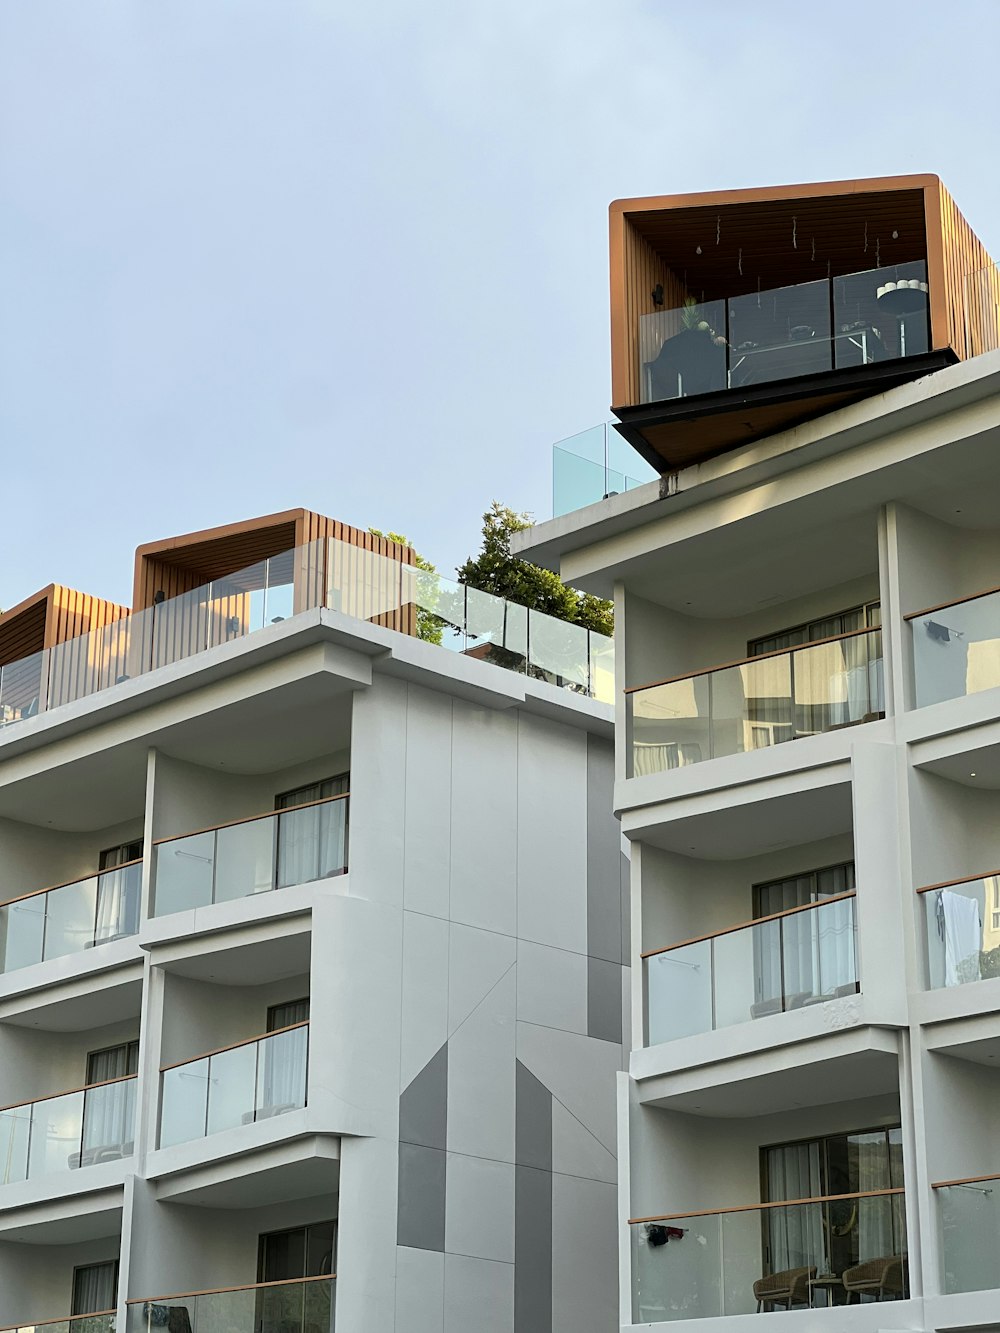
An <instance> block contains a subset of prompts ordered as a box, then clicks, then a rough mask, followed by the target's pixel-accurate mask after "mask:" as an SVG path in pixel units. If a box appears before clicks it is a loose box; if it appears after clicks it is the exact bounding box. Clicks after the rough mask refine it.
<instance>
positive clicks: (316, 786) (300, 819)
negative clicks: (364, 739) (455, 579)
mask: <svg viewBox="0 0 1000 1333" xmlns="http://www.w3.org/2000/svg"><path fill="white" fill-rule="evenodd" d="M349 789H350V774H349V773H342V774H340V775H339V776H338V777H334V778H326V779H324V780H323V781H322V782H314V783H310V784H309V786H306V787H297V788H296V789H295V790H294V791H288V792H284V793H282V795H281V796H278V797H277V798H276V800H275V802H274V808H275V809H276V810H279V811H282V810H283V811H285V812H286V813H285V814H280V815H279V816H278V878H277V886H278V888H279V889H281V888H286V887H287V886H288V885H290V884H308V883H309V882H310V881H311V880H314V879H324V878H325V877H326V876H327V875H334V874H337V873H338V872H339V871H341V870H343V869H344V868H345V867H346V865H347V819H346V803H345V802H344V801H331V802H330V803H329V804H325V805H310V804H309V803H310V802H312V801H324V800H326V798H328V797H331V796H342V795H344V794H346V793H347V791H348V790H349ZM303 805H304V806H306V807H307V808H306V809H304V810H299V809H294V807H296V806H303Z"/></svg>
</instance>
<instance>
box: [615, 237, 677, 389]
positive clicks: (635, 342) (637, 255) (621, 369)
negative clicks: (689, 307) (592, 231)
mask: <svg viewBox="0 0 1000 1333" xmlns="http://www.w3.org/2000/svg"><path fill="white" fill-rule="evenodd" d="M613 236H615V237H616V238H617V247H616V245H615V243H614V240H613V242H612V271H611V342H612V348H613V354H612V355H613V358H614V356H615V353H617V354H618V360H619V361H620V364H618V365H617V366H613V368H612V378H613V382H614V383H615V384H616V385H617V384H618V383H619V382H622V383H624V384H625V386H626V392H627V394H628V397H627V398H626V399H621V398H620V397H619V396H618V395H617V393H616V394H615V401H616V402H619V401H623V402H628V403H637V402H639V392H640V386H639V375H640V365H641V362H642V356H641V354H640V352H641V349H640V346H639V343H640V334H641V320H642V316H643V315H650V314H653V313H655V312H656V311H657V310H658V309H660V308H661V307H659V306H657V305H656V304H655V302H654V301H653V292H654V290H655V289H656V288H657V287H658V286H659V287H662V288H663V307H662V308H664V309H667V310H670V309H675V308H677V307H679V306H682V305H683V304H684V301H685V298H686V296H687V290H686V288H685V287H684V285H683V283H681V281H680V280H679V279H678V278H677V277H676V276H675V274H674V273H672V272H671V270H670V269H669V268H668V267H667V265H666V263H665V262H664V260H663V259H662V258H661V256H660V255H658V254H657V253H656V251H655V250H654V249H653V247H652V246H651V245H650V244H649V242H648V241H647V240H646V239H645V237H644V236H642V235H641V234H640V233H639V232H638V231H637V230H636V228H635V227H633V226H632V225H631V223H630V221H629V220H628V219H627V218H625V217H622V218H621V219H620V227H619V228H618V229H617V230H616V232H615V233H613ZM616 249H617V256H616ZM616 267H617V272H616Z"/></svg>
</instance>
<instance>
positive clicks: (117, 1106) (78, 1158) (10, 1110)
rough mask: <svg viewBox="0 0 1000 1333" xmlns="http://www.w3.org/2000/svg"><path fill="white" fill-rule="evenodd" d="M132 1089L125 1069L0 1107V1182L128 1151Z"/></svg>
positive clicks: (130, 1151)
mask: <svg viewBox="0 0 1000 1333" xmlns="http://www.w3.org/2000/svg"><path fill="white" fill-rule="evenodd" d="M135 1095H136V1076H135V1075H134V1074H130V1075H128V1076H126V1077H125V1078H118V1079H111V1080H109V1081H108V1082H106V1083H94V1084H91V1085H90V1086H88V1087H85V1088H77V1089H75V1090H74V1091H72V1092H65V1093H62V1094H60V1095H57V1096H55V1097H44V1098H41V1099H40V1100H38V1101H35V1102H25V1103H22V1104H21V1105H19V1106H8V1107H6V1108H4V1109H3V1110H0V1184H4V1185H10V1184H15V1183H18V1182H21V1181H26V1180H38V1179H40V1178H42V1177H44V1176H55V1175H59V1174H61V1173H62V1172H65V1171H76V1170H78V1169H79V1168H81V1167H85V1166H95V1165H97V1164H98V1163H101V1162H114V1161H119V1160H120V1159H121V1158H123V1157H131V1156H132V1154H133V1153H134V1151H135Z"/></svg>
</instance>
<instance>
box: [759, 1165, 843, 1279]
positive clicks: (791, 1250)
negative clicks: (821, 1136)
mask: <svg viewBox="0 0 1000 1333" xmlns="http://www.w3.org/2000/svg"><path fill="white" fill-rule="evenodd" d="M820 1147H821V1145H820V1143H819V1142H813V1143H790V1144H787V1145H785V1146H784V1147H780V1148H768V1149H767V1153H766V1158H765V1168H766V1172H767V1196H768V1200H770V1201H772V1202H773V1201H774V1200H775V1199H812V1198H815V1197H816V1196H817V1195H818V1194H821V1193H822V1189H821V1183H822V1172H821V1152H820ZM764 1216H765V1224H764V1232H765V1235H766V1236H767V1241H768V1254H769V1257H770V1271H771V1272H772V1273H780V1272H782V1271H783V1270H784V1269H786V1268H806V1267H811V1266H813V1265H815V1267H816V1269H817V1271H819V1270H825V1269H826V1267H827V1262H826V1258H825V1248H824V1240H823V1216H822V1204H809V1205H801V1204H800V1205H799V1206H798V1207H794V1208H768V1209H766V1210H765V1214H764Z"/></svg>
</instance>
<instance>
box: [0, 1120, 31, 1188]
mask: <svg viewBox="0 0 1000 1333" xmlns="http://www.w3.org/2000/svg"><path fill="white" fill-rule="evenodd" d="M30 1137H31V1106H30V1105H29V1106H12V1107H10V1108H9V1109H8V1110H6V1111H0V1184H2V1185H15V1184H17V1183H18V1182H19V1181H22V1180H27V1179H28V1141H29V1139H30Z"/></svg>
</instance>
